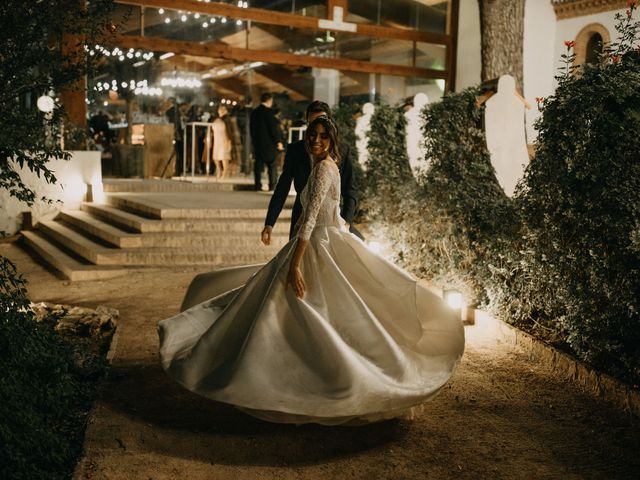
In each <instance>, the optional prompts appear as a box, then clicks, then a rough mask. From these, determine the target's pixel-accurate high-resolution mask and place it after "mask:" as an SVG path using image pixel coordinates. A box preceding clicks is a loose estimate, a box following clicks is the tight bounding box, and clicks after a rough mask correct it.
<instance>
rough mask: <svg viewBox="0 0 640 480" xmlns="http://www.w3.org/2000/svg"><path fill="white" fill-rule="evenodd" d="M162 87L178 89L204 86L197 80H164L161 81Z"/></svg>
mask: <svg viewBox="0 0 640 480" xmlns="http://www.w3.org/2000/svg"><path fill="white" fill-rule="evenodd" d="M160 85H162V86H163V87H174V88H176V87H178V88H199V87H201V86H202V82H201V81H200V80H198V79H197V78H184V77H177V78H163V79H162V80H160Z"/></svg>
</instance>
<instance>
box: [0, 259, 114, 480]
mask: <svg viewBox="0 0 640 480" xmlns="http://www.w3.org/2000/svg"><path fill="white" fill-rule="evenodd" d="M0 311H1V312H2V316H1V317H0V419H1V421H0V444H1V445H3V448H1V449H0V478H6V479H9V478H68V477H69V476H70V475H71V472H72V470H73V468H74V464H75V461H76V458H77V457H78V455H79V454H80V452H81V448H82V436H83V432H84V428H85V420H86V412H87V411H88V410H89V406H90V402H91V400H92V396H93V388H94V384H95V378H96V376H97V375H101V374H102V372H103V371H104V364H103V363H99V364H98V365H96V366H91V367H90V369H89V370H87V369H86V368H85V367H84V366H80V365H77V364H76V362H75V361H74V352H73V349H72V348H71V347H70V346H69V345H67V344H66V343H65V342H64V341H63V340H62V339H61V338H60V337H59V335H58V334H56V333H55V332H54V330H53V326H54V325H55V323H56V321H57V320H58V318H55V317H51V318H48V319H47V320H46V321H44V322H36V321H35V320H34V314H33V312H32V311H31V310H30V308H29V300H28V299H27V292H26V288H25V280H24V279H23V278H22V277H21V276H19V275H18V274H17V272H16V270H15V266H14V265H13V264H12V263H11V262H10V261H9V260H7V259H6V258H5V257H1V256H0Z"/></svg>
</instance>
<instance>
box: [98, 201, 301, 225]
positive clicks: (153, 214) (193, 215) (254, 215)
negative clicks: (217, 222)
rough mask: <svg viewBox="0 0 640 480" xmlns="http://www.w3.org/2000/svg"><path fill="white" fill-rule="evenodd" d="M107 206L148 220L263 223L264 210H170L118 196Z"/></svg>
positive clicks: (287, 214)
mask: <svg viewBox="0 0 640 480" xmlns="http://www.w3.org/2000/svg"><path fill="white" fill-rule="evenodd" d="M106 198H107V202H108V204H109V205H111V206H113V207H116V208H119V209H121V210H124V211H126V212H129V213H133V214H135V215H138V216H141V217H146V218H149V219H162V220H169V219H174V220H175V219H180V220H187V219H200V220H204V219H230V218H233V219H236V218H244V219H251V220H260V221H261V222H263V221H264V216H265V213H266V212H265V210H264V209H257V208H172V207H166V206H165V205H163V204H160V203H157V202H154V201H152V200H146V199H145V200H144V201H141V200H139V199H136V198H133V197H130V196H126V195H118V194H110V195H107V196H106ZM279 218H280V219H282V220H289V219H291V211H290V210H283V211H282V214H281V215H280V217H279Z"/></svg>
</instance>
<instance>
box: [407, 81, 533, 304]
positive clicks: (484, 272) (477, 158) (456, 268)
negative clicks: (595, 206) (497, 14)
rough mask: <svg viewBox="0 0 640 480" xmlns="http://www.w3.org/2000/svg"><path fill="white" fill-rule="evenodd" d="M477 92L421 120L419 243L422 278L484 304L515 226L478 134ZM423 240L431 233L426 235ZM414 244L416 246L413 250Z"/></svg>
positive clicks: (451, 99) (437, 106) (429, 109)
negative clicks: (423, 162)
mask: <svg viewBox="0 0 640 480" xmlns="http://www.w3.org/2000/svg"><path fill="white" fill-rule="evenodd" d="M479 93H480V92H479V90H478V89H475V88H470V89H467V90H465V91H463V92H460V93H455V94H448V95H445V96H444V97H443V99H442V101H441V102H438V103H433V104H429V105H427V106H426V107H425V109H424V110H423V112H422V116H423V120H424V124H423V125H424V126H423V134H424V138H425V147H426V149H425V158H427V159H429V169H428V170H426V171H425V172H423V173H422V175H421V177H420V184H421V185H422V189H423V191H424V196H425V197H426V199H427V202H425V203H426V206H425V208H423V209H422V210H423V219H424V220H423V221H424V223H425V224H426V225H428V227H427V228H428V230H427V231H426V232H425V233H428V235H427V236H426V237H425V238H423V239H422V241H421V252H422V257H423V262H424V267H423V269H424V271H425V274H426V275H427V276H428V277H430V278H433V279H436V280H438V282H439V283H443V284H445V285H448V286H455V287H456V288H457V289H459V290H462V291H464V292H465V293H466V296H467V298H468V299H469V300H470V301H471V303H482V302H485V301H486V296H487V295H486V288H487V285H488V283H489V280H490V271H491V269H492V268H495V267H496V266H499V265H501V264H502V261H503V253H504V252H505V251H508V250H509V248H510V247H511V243H512V241H513V238H514V236H515V235H516V232H517V231H518V230H519V229H520V222H519V219H518V215H517V212H516V209H515V208H514V206H513V203H512V201H511V200H510V199H509V198H508V197H507V196H506V195H505V193H504V191H503V189H502V188H501V187H500V184H499V183H498V181H497V179H496V176H495V171H494V169H493V166H492V165H491V158H490V156H489V152H488V150H487V148H486V138H485V134H484V130H483V127H482V119H483V117H484V107H478V106H476V103H475V102H476V97H477V96H478V95H479ZM429 232H430V233H429ZM419 241H420V238H415V240H414V243H417V242H419Z"/></svg>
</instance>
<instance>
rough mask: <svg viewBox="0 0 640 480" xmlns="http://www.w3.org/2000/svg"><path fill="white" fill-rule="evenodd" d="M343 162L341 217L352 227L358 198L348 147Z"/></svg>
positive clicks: (341, 174)
mask: <svg viewBox="0 0 640 480" xmlns="http://www.w3.org/2000/svg"><path fill="white" fill-rule="evenodd" d="M342 162H343V165H342V168H341V171H340V183H341V189H340V191H341V194H342V208H341V209H340V216H341V217H342V218H344V220H345V222H347V223H348V224H349V225H351V224H352V223H353V217H354V216H355V214H356V204H357V203H358V196H357V193H356V189H355V186H354V178H353V163H352V161H351V155H350V151H349V148H348V147H347V148H345V154H344V157H343V158H342Z"/></svg>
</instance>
